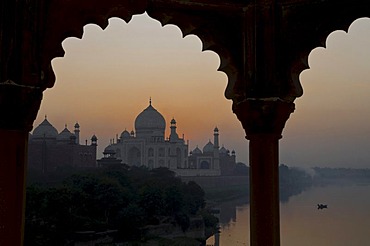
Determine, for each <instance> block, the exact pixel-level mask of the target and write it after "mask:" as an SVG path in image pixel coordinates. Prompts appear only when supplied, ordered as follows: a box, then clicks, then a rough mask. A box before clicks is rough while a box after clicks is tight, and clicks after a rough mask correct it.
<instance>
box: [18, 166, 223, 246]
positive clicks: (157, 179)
mask: <svg viewBox="0 0 370 246" xmlns="http://www.w3.org/2000/svg"><path fill="white" fill-rule="evenodd" d="M61 180H62V181H60V182H57V183H52V182H48V183H45V180H43V181H42V182H37V181H34V182H33V183H32V184H30V185H29V186H28V187H27V199H26V224H25V245H30V246H33V245H55V246H57V245H73V242H74V241H75V239H76V232H83V231H84V232H86V231H95V232H99V231H100V232H104V231H108V230H114V231H115V232H116V233H114V240H115V241H117V242H125V241H126V242H127V241H130V240H138V239H145V230H143V228H145V226H147V225H158V224H160V223H161V222H162V221H164V220H166V221H167V222H170V223H172V224H173V225H174V226H180V227H181V229H182V230H183V231H186V230H187V229H188V228H189V223H190V218H191V217H192V216H202V218H203V221H204V223H205V225H206V227H207V228H208V229H209V230H210V232H209V233H212V232H213V231H215V230H217V219H216V218H215V217H214V216H213V215H211V214H210V213H209V212H208V211H207V210H206V209H205V205H206V204H205V199H204V195H205V194H204V191H203V190H202V189H201V187H200V186H199V185H197V184H196V183H195V182H188V183H183V182H182V181H181V180H180V179H179V178H178V177H176V176H175V173H174V172H172V171H170V170H168V169H167V168H157V169H152V170H148V169H147V168H145V167H128V166H126V165H119V166H113V167H107V168H101V169H95V170H90V171H85V172H80V173H77V174H73V175H67V176H66V177H64V178H63V179H61ZM49 181H50V179H49Z"/></svg>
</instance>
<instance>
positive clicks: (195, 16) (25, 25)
mask: <svg viewBox="0 0 370 246" xmlns="http://www.w3.org/2000/svg"><path fill="white" fill-rule="evenodd" d="M0 10H1V11H0V13H1V15H0V20H1V22H2V23H6V25H1V37H2V38H1V39H0V45H1V53H0V61H1V72H0V112H1V113H2V118H0V149H1V150H2V151H3V153H7V155H5V154H3V153H1V156H0V158H2V160H3V162H2V163H3V165H0V187H1V188H2V191H1V190H0V193H1V192H2V193H1V196H0V198H1V197H7V200H6V202H7V204H8V206H5V205H4V200H2V199H0V207H3V208H4V207H8V208H11V210H9V211H10V212H9V211H8V212H6V213H5V212H4V211H0V221H5V222H3V223H4V224H5V227H4V226H3V227H2V226H0V228H2V229H0V244H2V243H3V242H1V240H7V238H11V241H6V242H11V243H8V244H9V245H21V241H22V236H21V234H22V229H19V228H22V214H23V212H22V211H23V207H22V206H23V205H22V204H23V199H24V170H25V168H24V165H25V162H26V159H25V154H24V153H25V149H26V148H27V138H28V131H30V130H31V129H32V124H33V121H34V119H35V117H36V114H37V111H38V108H39V106H40V102H41V99H42V92H43V91H44V90H45V89H46V88H50V87H52V86H53V83H54V79H55V78H54V77H55V76H54V74H53V71H52V69H51V64H50V61H51V60H52V59H53V58H54V57H60V56H62V55H63V50H62V48H61V45H60V44H61V42H62V41H63V40H64V39H65V38H66V37H69V36H74V37H80V36H81V34H82V31H83V29H82V27H83V26H84V25H85V24H87V23H95V24H98V25H99V26H101V27H104V26H106V25H107V19H108V18H109V17H111V16H116V17H119V18H122V19H124V20H126V21H128V20H129V19H130V18H131V16H132V15H133V14H139V13H143V12H144V11H147V12H148V13H149V15H150V16H152V17H154V18H155V19H157V20H159V21H160V22H161V23H162V24H168V23H173V24H175V25H177V26H178V27H179V28H180V29H181V30H182V32H183V33H184V34H195V35H197V36H198V37H199V38H200V39H201V40H202V43H203V45H204V49H210V50H213V51H215V52H216V53H217V54H218V55H219V56H220V59H221V65H220V69H219V70H221V71H224V72H225V73H226V74H227V75H228V80H229V81H228V86H227V89H226V92H225V94H226V96H227V98H229V99H232V100H233V111H234V112H235V113H236V114H237V116H238V118H239V120H240V121H241V122H242V125H243V128H244V129H245V131H246V135H247V138H248V139H249V140H250V153H251V157H250V162H251V166H257V165H258V164H261V165H262V166H263V168H260V169H256V168H254V170H255V171H252V172H251V176H254V179H251V186H253V187H254V189H255V190H256V191H258V190H266V192H267V194H274V195H273V197H274V198H273V199H271V200H269V201H266V200H265V198H266V197H269V196H265V194H259V195H258V194H256V195H255V196H254V195H251V214H252V216H251V227H252V229H251V235H252V236H253V237H252V238H251V243H252V245H255V244H254V243H255V242H262V245H278V244H279V243H277V242H278V241H279V239H278V237H277V236H276V235H277V234H279V232H278V229H279V228H278V227H279V226H278V224H277V223H276V221H277V222H278V216H277V215H276V214H278V209H276V207H278V201H276V194H275V193H274V192H275V191H274V190H269V189H270V188H271V187H273V186H274V185H273V184H276V182H277V179H276V174H271V175H267V176H266V177H262V176H261V174H260V173H259V172H261V171H262V172H264V173H268V174H270V173H274V172H275V171H273V172H269V171H271V170H274V168H276V167H275V166H276V165H275V164H276V163H277V160H278V148H277V146H278V144H277V143H278V139H279V138H280V136H281V132H282V129H283V128H284V126H285V121H286V120H287V119H288V118H289V115H290V113H291V112H292V111H293V110H294V104H293V101H294V99H295V98H296V97H298V96H300V95H302V88H301V86H300V83H299V74H300V72H301V71H302V70H303V69H305V68H308V64H307V57H308V54H309V52H310V51H311V50H312V49H313V48H315V47H317V46H324V44H323V43H322V41H323V40H324V39H325V38H326V37H327V35H328V34H329V33H330V32H332V31H334V30H337V29H344V30H346V29H347V27H348V26H349V24H350V23H351V22H352V21H353V20H355V19H357V18H359V17H364V16H369V14H370V2H369V1H367V0H351V1H350V0H322V1H312V0H296V1H292V0H281V1H276V0H275V1H274V0H270V1H266V0H256V1H248V2H247V1H237V0H229V1H222V0H216V1H212V2H211V3H210V2H209V1H206V0H190V1H188V0H186V1H185V0H174V1H163V0H137V1H132V0H106V1H103V2H101V1H84V0H81V1H69V0H50V1H26V0H21V1H2V3H1V4H0ZM61 20H63V21H61ZM257 41H258V42H257ZM271 44H273V45H271ZM1 140H2V141H1ZM261 146H265V147H266V146H268V148H266V149H267V150H272V151H270V152H269V154H268V155H265V156H259V157H258V155H254V154H256V153H259V149H260V147H261ZM22 153H23V154H22ZM266 153H267V152H266ZM4 163H5V164H6V166H4ZM0 164H1V163H0ZM270 164H271V165H270ZM258 170H259V171H258ZM1 174H2V175H1ZM4 174H6V175H4ZM271 180H273V182H272V183H271V182H270V181H271ZM275 186H276V185H275ZM264 188H266V189H264ZM275 188H276V187H275ZM252 190H253V189H252ZM4 192H5V193H4ZM251 193H253V192H251ZM259 198H263V199H261V201H262V202H263V203H259V202H258V201H259ZM9 204H10V205H9ZM270 204H275V205H271V207H269V206H270ZM276 204H277V205H276ZM252 207H253V209H252ZM254 208H256V209H259V210H261V211H275V212H273V213H270V214H265V216H267V217H269V218H272V219H271V220H274V222H273V223H269V224H271V225H272V227H273V228H275V229H274V230H273V232H271V228H270V227H268V226H267V225H265V224H263V223H262V224H261V223H260V222H261V221H263V220H261V219H259V218H256V216H254V215H255V214H258V213H255V212H253V210H254ZM276 211H277V212H276ZM7 214H9V215H7ZM260 214H263V213H260ZM13 221H14V223H13ZM258 221H259V222H258ZM266 221H268V222H269V220H266ZM252 222H253V223H252ZM8 225H10V226H8ZM4 228H5V229H4ZM255 228H259V230H255ZM261 228H262V229H261ZM276 228H277V229H276ZM258 231H261V232H263V234H261V233H258ZM8 232H9V233H8ZM260 234H261V235H260ZM14 235H17V236H14ZM255 235H257V236H256V237H254V236H255ZM260 240H261V241H260ZM271 241H274V243H273V244H272V243H271ZM6 242H5V245H6ZM260 244H261V243H260Z"/></svg>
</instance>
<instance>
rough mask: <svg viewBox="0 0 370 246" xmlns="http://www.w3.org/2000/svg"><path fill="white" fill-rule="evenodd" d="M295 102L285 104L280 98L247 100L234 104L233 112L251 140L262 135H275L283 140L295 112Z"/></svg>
mask: <svg viewBox="0 0 370 246" xmlns="http://www.w3.org/2000/svg"><path fill="white" fill-rule="evenodd" d="M294 109H295V105H294V103H293V102H285V101H282V100H280V99H279V98H256V99H246V100H244V101H242V102H239V103H235V102H234V103H233V112H234V113H235V114H236V116H237V117H238V119H239V121H240V122H241V123H242V126H243V128H244V130H245V133H246V138H247V139H249V140H251V139H252V138H254V137H258V136H261V135H274V136H275V137H276V138H278V139H279V138H281V133H282V131H283V129H284V126H285V123H286V121H287V120H288V119H289V116H290V114H291V113H292V112H293V111H294Z"/></svg>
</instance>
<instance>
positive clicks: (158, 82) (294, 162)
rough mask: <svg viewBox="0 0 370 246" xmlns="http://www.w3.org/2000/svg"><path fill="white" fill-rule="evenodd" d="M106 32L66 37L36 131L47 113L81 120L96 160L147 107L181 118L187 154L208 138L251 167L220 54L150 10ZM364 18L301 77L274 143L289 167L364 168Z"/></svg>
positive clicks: (369, 80)
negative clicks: (299, 93)
mask: <svg viewBox="0 0 370 246" xmlns="http://www.w3.org/2000/svg"><path fill="white" fill-rule="evenodd" d="M109 23H110V24H109V26H108V27H107V28H106V29H105V30H102V29H101V28H100V27H98V26H97V25H92V24H91V25H87V26H85V28H84V35H83V37H82V39H78V38H73V37H71V38H68V39H66V40H65V41H64V42H63V43H62V45H63V48H64V50H65V52H66V53H65V56H64V57H63V58H55V59H54V60H53V61H52V65H53V68H54V71H55V73H56V76H57V81H56V84H55V86H54V87H53V88H52V89H49V90H47V91H46V92H44V100H43V102H42V105H41V109H40V111H39V114H38V117H37V119H36V121H35V123H34V126H35V127H36V126H37V125H38V124H39V123H41V122H42V120H43V119H44V117H45V115H47V117H48V120H49V121H50V122H51V123H52V124H53V125H54V126H55V127H56V128H57V129H58V131H59V132H60V131H62V130H63V128H64V125H65V124H67V126H68V128H69V130H71V131H72V130H73V125H74V124H75V123H76V121H78V123H79V124H80V126H81V136H82V137H81V140H82V141H81V142H84V140H85V139H90V138H91V136H92V135H93V134H95V135H96V136H97V137H98V139H99V140H98V145H99V146H98V147H99V149H98V152H99V157H100V156H101V152H102V151H103V149H104V148H105V147H106V146H107V144H108V143H109V141H110V139H112V138H115V136H116V134H118V135H120V134H121V132H122V131H123V130H125V129H127V130H129V131H131V130H133V129H134V121H135V118H136V116H137V115H138V114H139V113H140V112H141V111H142V110H143V109H144V108H146V107H147V106H148V103H149V98H150V97H151V98H152V102H153V103H152V104H153V106H154V107H155V108H156V109H157V110H158V111H159V112H160V113H161V114H162V115H163V116H164V117H165V119H166V121H167V129H166V136H168V135H169V121H170V120H171V119H172V117H174V118H175V119H176V121H177V127H178V128H177V130H178V133H179V135H182V134H185V139H187V140H189V141H190V148H189V149H190V150H192V149H194V148H195V147H196V146H197V145H198V146H199V147H200V148H203V146H204V145H205V144H206V143H207V142H208V140H209V139H211V140H212V139H213V128H214V127H215V126H217V127H218V128H219V130H220V144H221V145H225V147H226V148H228V149H230V150H232V149H235V151H236V155H237V161H241V162H244V163H248V142H247V140H245V138H244V131H243V129H242V127H241V124H240V122H239V121H238V120H237V119H236V116H235V115H234V114H233V113H232V110H231V101H229V100H227V99H225V97H224V90H225V88H226V84H227V76H226V75H225V74H224V73H223V72H218V71H217V68H218V66H219V57H218V55H217V54H215V53H214V52H211V51H205V52H201V47H202V44H201V41H200V40H199V39H198V38H197V37H196V36H194V35H189V36H186V37H185V38H182V34H181V31H180V29H179V28H177V27H176V26H173V25H167V26H164V27H162V26H161V24H160V23H159V22H158V21H156V20H153V19H151V18H150V17H148V16H147V15H146V14H143V15H138V16H134V17H133V18H132V20H131V21H130V22H129V24H127V23H126V22H124V21H123V20H121V19H118V18H111V19H110V21H109ZM369 44H370V19H362V20H357V21H356V22H355V23H354V24H352V26H351V27H350V29H349V32H348V33H346V32H344V31H336V32H334V33H332V34H331V35H330V36H329V37H328V40H327V47H326V49H324V48H317V49H315V50H313V51H312V52H311V55H310V57H309V61H310V67H311V69H309V70H306V71H304V72H303V73H302V74H301V83H302V85H303V88H304V96H303V97H302V98H299V99H297V100H296V111H295V112H294V113H293V114H292V115H291V118H290V119H289V121H288V123H287V125H286V128H285V130H284V132H283V139H282V140H281V141H280V143H281V144H280V163H285V164H287V165H289V166H300V167H312V166H331V167H367V168H370V108H369V107H368V105H370V97H369V96H368V95H369V94H370V63H369V61H370V46H369Z"/></svg>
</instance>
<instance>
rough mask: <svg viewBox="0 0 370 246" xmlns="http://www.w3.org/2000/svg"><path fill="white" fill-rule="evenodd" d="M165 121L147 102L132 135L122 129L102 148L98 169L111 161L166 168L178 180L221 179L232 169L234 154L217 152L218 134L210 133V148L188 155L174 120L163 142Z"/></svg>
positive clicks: (216, 132)
mask: <svg viewBox="0 0 370 246" xmlns="http://www.w3.org/2000/svg"><path fill="white" fill-rule="evenodd" d="M165 128H166V121H165V119H164V117H163V116H162V114H160V113H159V112H158V111H157V110H156V109H155V108H154V107H153V106H152V103H151V100H150V101H149V106H148V107H147V108H145V109H144V110H143V111H142V112H141V113H140V114H139V115H138V116H137V117H136V119H135V132H134V131H131V132H128V131H127V130H126V129H125V130H124V131H123V132H122V133H121V135H120V137H119V138H118V137H117V139H116V142H111V144H110V145H109V146H107V148H105V150H104V152H103V154H104V157H103V158H102V159H100V160H98V163H99V165H105V163H107V164H109V163H110V162H112V161H113V160H114V159H119V160H122V163H124V164H127V165H129V166H146V167H148V168H149V169H152V168H158V167H167V168H169V169H170V170H172V171H175V172H176V173H177V175H179V176H219V175H221V173H222V172H223V171H225V173H224V174H225V175H227V174H229V173H230V172H229V170H230V169H233V168H234V166H235V152H232V155H230V153H229V152H228V151H227V150H226V149H225V148H224V147H222V148H221V149H220V148H219V131H218V129H217V127H216V128H215V129H214V144H213V143H212V142H211V141H209V142H208V143H207V144H206V145H205V146H204V148H203V152H202V151H201V150H200V149H199V148H198V147H197V148H195V149H194V150H193V151H191V152H190V156H189V151H188V143H185V140H184V138H183V137H182V138H180V137H179V136H178V134H177V132H176V129H177V126H176V120H175V119H172V120H171V122H170V135H169V137H168V138H167V139H166V138H165Z"/></svg>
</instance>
